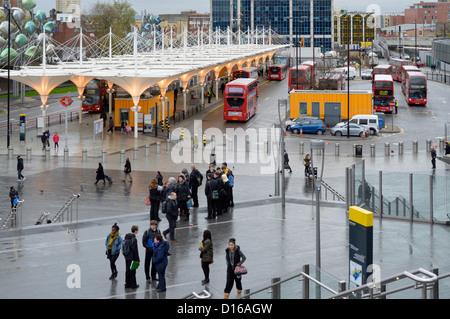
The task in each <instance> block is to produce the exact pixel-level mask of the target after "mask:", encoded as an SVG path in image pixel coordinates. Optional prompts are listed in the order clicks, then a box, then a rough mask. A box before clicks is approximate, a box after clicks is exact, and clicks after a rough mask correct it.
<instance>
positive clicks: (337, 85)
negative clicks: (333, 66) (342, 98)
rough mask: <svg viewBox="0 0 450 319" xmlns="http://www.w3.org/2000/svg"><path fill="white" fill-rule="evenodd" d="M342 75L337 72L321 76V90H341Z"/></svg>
mask: <svg viewBox="0 0 450 319" xmlns="http://www.w3.org/2000/svg"><path fill="white" fill-rule="evenodd" d="M341 76H342V75H341V74H339V73H337V72H334V73H327V74H324V75H321V76H319V90H341V89H342V79H341Z"/></svg>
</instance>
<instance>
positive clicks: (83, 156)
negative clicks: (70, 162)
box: [81, 148, 87, 162]
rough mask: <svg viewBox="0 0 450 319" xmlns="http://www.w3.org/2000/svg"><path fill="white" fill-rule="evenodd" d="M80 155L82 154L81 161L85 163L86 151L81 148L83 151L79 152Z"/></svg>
mask: <svg viewBox="0 0 450 319" xmlns="http://www.w3.org/2000/svg"><path fill="white" fill-rule="evenodd" d="M81 154H82V156H81V159H82V161H83V162H86V160H87V149H85V148H83V150H82V151H81Z"/></svg>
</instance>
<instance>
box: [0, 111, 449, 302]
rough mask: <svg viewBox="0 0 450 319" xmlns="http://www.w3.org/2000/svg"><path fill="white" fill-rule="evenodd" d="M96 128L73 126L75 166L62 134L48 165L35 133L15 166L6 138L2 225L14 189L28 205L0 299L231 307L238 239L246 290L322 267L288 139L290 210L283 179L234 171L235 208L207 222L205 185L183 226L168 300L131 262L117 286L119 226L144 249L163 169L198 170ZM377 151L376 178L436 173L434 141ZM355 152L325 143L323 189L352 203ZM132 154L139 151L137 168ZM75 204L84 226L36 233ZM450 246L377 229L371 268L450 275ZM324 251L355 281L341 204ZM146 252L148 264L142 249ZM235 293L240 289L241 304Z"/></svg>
mask: <svg viewBox="0 0 450 319" xmlns="http://www.w3.org/2000/svg"><path fill="white" fill-rule="evenodd" d="M219 104H220V102H218V103H217V105H219ZM212 107H215V106H214V105H213V106H212ZM94 119H95V118H93V117H86V118H84V120H83V127H82V129H79V125H78V123H71V124H69V125H70V126H69V136H68V143H69V147H70V156H69V159H68V160H67V161H64V158H63V152H62V149H63V147H64V139H63V134H60V136H61V141H60V145H61V147H60V150H59V151H58V152H55V150H54V149H53V147H52V148H51V151H50V157H49V159H46V157H45V152H43V151H42V149H41V143H40V141H39V140H38V139H36V138H35V136H34V135H35V134H37V132H34V133H33V132H32V131H31V132H29V133H27V142H26V143H23V144H20V142H18V141H17V140H14V141H13V144H12V145H13V146H14V156H13V157H12V158H11V159H9V158H8V157H7V155H6V154H7V151H6V148H5V147H4V145H5V144H6V142H5V137H4V136H1V137H0V145H1V146H0V154H1V155H0V159H1V161H0V176H1V179H0V185H1V189H3V191H2V193H1V194H0V198H1V199H2V203H3V205H2V207H1V209H0V217H1V218H2V219H4V218H5V217H6V215H7V212H8V208H9V198H8V191H9V187H10V186H15V187H16V188H17V189H18V190H19V194H20V197H21V198H22V199H24V203H23V213H22V214H23V218H22V225H23V228H22V229H21V230H2V231H0V265H1V267H0V278H1V283H2V284H1V285H0V298H45V299H51V298H63V299H66V298H67V299H69V298H106V299H109V298H119V299H126V298H136V299H144V298H151V299H165V298H167V299H175V298H183V297H185V296H187V295H188V294H190V293H192V292H193V291H196V292H200V291H202V290H203V289H207V290H208V291H209V292H210V293H211V294H212V298H214V299H217V298H222V297H223V289H224V287H225V280H226V274H225V270H226V265H225V248H226V247H227V242H228V239H229V238H231V237H234V238H236V239H237V244H238V245H240V247H241V249H242V250H243V252H244V253H245V255H246V256H247V261H246V262H245V266H246V267H247V268H248V269H249V273H248V275H246V276H245V277H244V279H243V285H244V289H248V288H252V287H256V286H260V285H261V284H263V283H267V284H268V283H269V281H270V279H271V278H273V277H278V276H280V275H282V274H286V273H290V272H293V271H296V270H299V269H301V267H302V266H303V265H305V264H314V263H315V236H316V234H315V218H314V216H315V206H314V205H313V204H312V202H311V198H312V194H311V184H310V183H309V182H308V181H307V180H306V179H305V178H304V176H303V165H302V160H303V156H304V153H309V143H310V140H311V139H308V138H303V139H290V140H289V142H288V144H287V147H286V148H287V151H288V153H289V156H290V165H291V167H292V169H293V172H292V173H287V171H286V177H287V180H286V201H287V203H286V207H285V209H282V207H281V202H280V198H279V197H275V196H274V192H275V184H274V175H273V174H263V173H262V170H261V165H259V164H253V163H249V162H245V163H231V162H230V165H229V167H230V168H231V169H232V170H233V172H234V174H235V181H236V186H235V188H234V198H235V204H236V205H235V207H234V208H233V209H231V211H230V212H228V213H227V214H225V215H222V216H219V218H218V219H217V220H214V221H211V220H206V219H205V217H206V215H207V213H206V200H205V196H204V186H201V188H200V189H199V199H200V207H199V208H197V209H192V210H191V218H190V220H189V222H185V221H178V222H177V230H176V237H177V239H178V240H179V242H178V243H173V244H171V256H170V257H169V266H168V269H167V274H166V278H167V291H166V292H165V293H157V292H156V290H155V284H154V283H152V284H147V283H146V282H145V275H144V271H143V269H142V267H141V268H140V269H138V271H137V282H138V284H139V285H140V287H139V288H138V289H137V290H129V289H125V288H124V275H125V262H124V259H123V257H122V256H120V257H119V259H118V261H117V266H118V270H119V276H118V278H117V279H116V280H108V278H109V276H110V270H109V261H108V260H107V259H106V256H105V239H106V236H107V234H108V233H109V231H110V229H111V226H112V225H113V224H114V223H116V222H117V223H118V225H119V226H120V233H121V235H122V236H124V235H125V234H126V233H128V232H129V231H130V228H131V226H132V225H138V226H139V228H140V229H139V234H138V240H139V243H140V242H141V239H142V235H143V233H144V231H145V229H146V228H147V227H148V225H149V206H147V205H145V203H144V198H145V196H146V195H147V189H148V185H149V183H150V181H151V179H152V178H154V177H155V176H156V171H158V170H159V171H161V172H162V174H163V176H164V179H165V180H167V178H168V177H170V176H174V177H176V176H177V175H178V174H179V173H180V172H181V170H182V169H183V168H188V170H190V169H189V168H190V166H191V162H192V160H190V161H187V162H186V163H179V164H177V163H175V162H174V161H173V156H174V154H176V153H173V152H172V151H177V149H176V147H177V146H176V145H175V146H174V145H172V146H171V148H170V150H169V151H168V150H167V149H166V147H167V145H166V143H165V139H157V138H154V137H149V136H145V137H143V136H142V135H140V137H139V139H137V140H136V139H134V138H133V137H132V136H127V135H121V134H120V132H115V133H114V134H111V133H105V134H104V137H103V139H100V138H99V136H97V137H96V138H95V139H94V138H93V133H92V131H91V129H92V121H93V120H94ZM50 130H51V132H54V131H58V132H61V133H62V132H64V126H63V125H55V126H52V127H50ZM15 138H17V136H16V137H15ZM158 141H159V142H161V152H160V153H159V154H158V153H157V149H156V142H158ZM299 141H303V142H304V143H305V144H304V153H300V151H299ZM336 142H338V143H340V145H341V148H340V154H339V156H336V155H335V143H336ZM368 143H370V142H366V144H365V145H364V152H363V158H364V159H365V163H366V168H367V169H369V170H371V171H378V170H386V171H391V172H405V173H406V172H421V173H425V174H431V173H432V171H431V163H430V157H429V153H428V151H427V150H426V144H425V141H420V142H419V152H418V153H417V154H413V153H412V147H411V146H410V145H409V144H408V145H406V144H405V148H404V154H403V155H400V154H398V152H397V148H396V145H394V144H393V145H392V146H391V147H392V150H394V152H392V153H390V154H389V155H388V156H386V155H385V154H384V148H383V147H384V144H382V145H377V152H376V154H375V156H373V157H372V156H370V153H369V152H370V146H369V144H368ZM146 144H149V149H148V153H146V149H145V147H144V146H145V145H146ZM353 144H354V141H353V140H352V141H350V142H346V143H344V142H343V141H327V143H326V148H325V171H324V180H325V181H326V182H327V183H328V184H330V185H331V186H332V187H333V188H335V189H336V190H337V191H338V192H340V193H341V194H344V195H345V193H344V187H345V168H346V167H348V166H349V165H352V164H354V163H356V162H358V161H360V160H361V158H356V157H354V156H353ZM28 146H31V147H32V149H33V151H32V156H31V158H26V157H25V155H26V147H28ZM259 146H260V147H261V144H259ZM134 147H138V148H139V150H138V153H137V154H136V156H137V158H136V159H134V156H135V153H134V151H133V150H134ZM83 148H86V149H88V156H87V159H86V161H83V160H82V156H81V150H82V149H83ZM102 149H106V150H107V156H106V161H105V162H104V163H103V166H104V168H105V173H106V174H107V175H109V176H111V177H112V178H113V182H112V183H108V182H107V183H106V184H105V185H103V183H102V182H99V184H98V185H94V182H95V170H96V168H97V166H98V163H99V162H102V157H101V150H102ZM121 150H126V153H125V157H129V158H130V160H131V164H132V173H131V175H132V177H133V183H129V182H126V183H125V182H123V181H122V179H123V177H124V174H123V165H124V163H123V162H122V161H121V156H120V151H121ZM229 151H230V149H229V148H228V147H227V146H221V145H220V144H218V145H217V149H216V153H217V158H216V160H217V162H218V163H221V162H222V160H223V157H221V156H222V155H223V154H227V153H228V152H229ZM18 154H20V155H22V156H23V157H24V158H25V159H24V164H25V169H24V171H23V174H24V175H25V176H26V177H27V179H26V180H25V181H24V182H18V181H17V174H16V163H17V161H16V158H15V157H16V155H18ZM238 155H244V157H245V156H248V154H247V153H246V152H245V150H242V149H239V148H238V147H237V146H236V156H238ZM203 158H204V159H205V158H209V154H208V153H205V156H203ZM196 166H197V168H198V169H199V170H200V171H201V172H202V173H203V174H204V173H205V172H206V170H207V168H208V161H207V160H202V161H200V162H197V163H196ZM266 173H267V172H266ZM434 174H436V175H439V176H448V175H449V174H450V169H449V167H448V166H446V165H445V164H443V163H442V162H440V161H438V163H437V170H436V171H435V173H434ZM72 194H80V199H79V202H78V223H52V224H43V225H34V224H35V222H36V221H37V219H38V218H39V216H40V215H41V214H42V213H43V212H49V217H50V218H52V217H53V216H55V215H56V213H57V212H58V210H59V209H60V208H61V207H62V206H63V205H64V203H65V202H66V200H67V199H68V198H69V197H70V196H72ZM75 213H76V212H75V211H74V212H73V216H72V217H73V219H75V216H76V215H75ZM160 216H161V218H162V221H161V223H160V227H159V228H160V229H162V230H164V229H166V228H167V225H168V223H167V220H166V219H165V218H164V216H162V215H160ZM205 229H209V230H211V232H212V236H213V243H214V260H215V262H214V264H212V265H211V275H210V277H211V282H210V284H208V285H207V286H202V285H201V283H200V281H201V280H202V279H203V274H202V270H201V267H200V258H199V251H198V247H199V242H200V241H201V239H202V232H203V230H205ZM449 240H450V233H449V228H448V227H447V226H444V225H437V224H435V225H430V224H426V223H419V222H415V223H413V224H411V223H409V222H407V221H401V220H391V219H383V220H378V219H375V221H374V258H373V260H374V263H376V264H378V265H380V267H381V272H382V273H381V276H382V277H387V276H390V275H393V274H396V273H399V272H402V271H404V270H413V269H416V268H419V267H422V268H425V269H431V268H439V269H440V273H441V274H442V273H446V272H450V265H449V260H450V259H449V257H450V256H449V255H450V252H449V251H448V249H447V248H446V243H447V242H448V241H449ZM321 242H322V247H321V255H322V268H323V270H325V271H326V272H328V273H330V274H331V275H332V276H334V277H335V279H336V282H337V281H338V280H345V281H347V278H348V276H347V272H348V254H349V252H348V215H347V213H346V211H345V206H344V204H343V203H342V202H340V203H339V202H334V201H331V200H327V201H325V200H324V201H322V204H321ZM139 253H140V257H141V260H144V258H145V252H144V248H143V247H142V245H141V244H139ZM73 265H76V266H75V268H72V267H73ZM77 267H79V268H77ZM73 269H78V270H79V273H80V285H81V286H80V288H69V287H68V284H67V281H68V279H69V281H70V279H71V278H72V277H71V275H72V274H73V273H74V271H73ZM69 284H70V282H69ZM69 286H70V285H69ZM440 288H441V297H442V296H445V295H443V294H442V291H443V290H444V291H445V290H447V291H448V289H447V288H448V287H446V284H445V282H444V283H442V284H440ZM234 294H235V290H233V292H232V294H231V296H232V297H234ZM448 296H449V294H447V295H446V297H448ZM290 297H291V298H296V297H300V296H290Z"/></svg>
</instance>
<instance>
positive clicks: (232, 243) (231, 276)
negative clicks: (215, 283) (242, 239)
mask: <svg viewBox="0 0 450 319" xmlns="http://www.w3.org/2000/svg"><path fill="white" fill-rule="evenodd" d="M225 259H226V262H227V283H226V285H225V289H224V298H225V299H228V298H229V297H230V292H231V289H233V283H234V282H236V289H237V294H236V298H239V297H241V293H242V282H241V275H240V274H238V275H236V274H235V270H236V267H238V268H240V267H243V266H242V264H243V263H244V261H245V260H246V259H247V258H246V257H245V255H244V254H243V253H242V251H241V248H240V247H239V246H237V245H236V239H234V238H230V240H228V248H227V249H226V250H225Z"/></svg>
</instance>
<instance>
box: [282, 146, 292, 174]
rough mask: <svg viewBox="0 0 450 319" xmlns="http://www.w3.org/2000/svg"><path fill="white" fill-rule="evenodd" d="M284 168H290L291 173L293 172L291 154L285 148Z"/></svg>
mask: <svg viewBox="0 0 450 319" xmlns="http://www.w3.org/2000/svg"><path fill="white" fill-rule="evenodd" d="M284 169H289V173H292V169H291V167H290V166H289V155H288V153H287V152H286V150H284Z"/></svg>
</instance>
